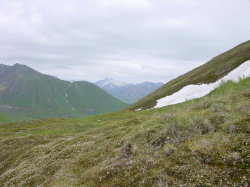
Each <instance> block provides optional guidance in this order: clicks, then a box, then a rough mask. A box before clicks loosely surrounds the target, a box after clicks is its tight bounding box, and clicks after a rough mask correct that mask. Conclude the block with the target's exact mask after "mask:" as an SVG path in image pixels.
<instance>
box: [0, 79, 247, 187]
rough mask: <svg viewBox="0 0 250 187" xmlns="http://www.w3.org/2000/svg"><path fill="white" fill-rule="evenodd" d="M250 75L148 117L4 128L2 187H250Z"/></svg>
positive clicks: (120, 115)
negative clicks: (248, 186)
mask: <svg viewBox="0 0 250 187" xmlns="http://www.w3.org/2000/svg"><path fill="white" fill-rule="evenodd" d="M249 88H250V78H247V79H244V80H241V81H240V82H239V83H233V82H227V83H224V84H223V85H222V86H221V87H220V88H217V89H216V90H214V91H213V92H211V93H210V94H209V95H207V96H206V97H203V98H200V99H195V100H191V101H188V102H185V103H181V104H177V105H172V106H168V107H163V108H159V109H152V110H145V111H140V112H117V113H112V114H106V115H100V116H94V117H89V118H85V119H51V120H41V121H28V122H22V123H11V124H5V125H0V150H1V151H0V163H1V164H0V186H38V185H40V186H86V187H89V186H103V187H105V186H167V185H168V186H247V185H248V184H249V182H250V181H248V180H249V178H250V176H249V174H250V165H249V155H250V146H249V132H250V131H249V125H250V89H249Z"/></svg>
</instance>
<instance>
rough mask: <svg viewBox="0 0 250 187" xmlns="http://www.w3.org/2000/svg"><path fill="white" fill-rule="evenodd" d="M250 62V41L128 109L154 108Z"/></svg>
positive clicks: (175, 80)
mask: <svg viewBox="0 0 250 187" xmlns="http://www.w3.org/2000/svg"><path fill="white" fill-rule="evenodd" d="M248 60H250V41H246V42H244V43H242V44H240V45H238V46H236V47H234V48H233V49H231V50H229V51H226V52H224V53H222V54H220V55H218V56H216V57H214V58H213V59H211V60H210V61H208V62H207V63H206V64H204V65H202V66H199V67H198V68H195V69H194V70H192V71H190V72H188V73H186V74H184V75H182V76H180V77H178V78H176V79H174V80H172V81H170V82H168V83H166V84H165V85H163V86H162V87H160V88H159V89H157V90H156V91H154V92H153V93H151V94H150V95H148V96H146V97H144V98H143V99H141V100H139V101H138V102H136V103H135V104H133V105H132V106H129V107H128V109H129V110H139V109H149V108H153V107H155V106H156V105H157V100H160V99H162V98H164V97H166V96H170V95H172V94H174V93H176V92H178V91H179V90H181V89H183V88H184V87H186V86H188V85H199V84H209V83H214V82H216V81H217V80H219V79H221V78H222V77H224V76H226V75H227V74H228V73H229V72H231V71H233V70H234V69H235V68H237V67H238V66H240V65H241V64H243V63H245V62H246V61H248Z"/></svg>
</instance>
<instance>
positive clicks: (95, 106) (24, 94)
mask: <svg viewBox="0 0 250 187" xmlns="http://www.w3.org/2000/svg"><path fill="white" fill-rule="evenodd" d="M125 106H126V105H125V104H124V103H123V102H121V101H120V100H118V99H116V98H114V97H113V96H111V95H110V94H108V93H106V92H105V91H103V90H102V89H100V88H99V87H97V86H95V85H94V84H92V83H89V82H84V81H82V82H74V83H70V82H67V81H63V80H60V79H57V78H54V77H51V76H48V75H44V74H41V73H39V72H37V71H35V70H33V69H31V68H29V67H27V66H24V65H20V64H16V65H14V66H4V65H1V66H0V111H2V112H5V113H6V114H7V115H8V116H10V117H11V118H13V119H15V120H23V119H34V118H49V117H80V116H89V115H95V114H101V113H107V112H113V111H117V110H120V109H122V108H123V107H125Z"/></svg>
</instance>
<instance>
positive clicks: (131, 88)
mask: <svg viewBox="0 0 250 187" xmlns="http://www.w3.org/2000/svg"><path fill="white" fill-rule="evenodd" d="M95 84H96V85H97V86H99V87H100V88H102V89H104V90H105V91H107V92H108V93H110V94H111V95H113V96H115V97H116V98H118V99H120V100H122V101H124V102H125V103H129V104H132V103H134V102H136V101H138V100H139V99H141V98H143V97H145V96H146V95H148V94H150V93H152V92H153V91H155V90H156V89H157V88H159V87H161V86H162V85H163V83H161V82H158V83H154V82H143V83H139V84H132V83H125V82H120V81H117V80H114V79H113V78H105V79H103V80H100V81H97V82H95Z"/></svg>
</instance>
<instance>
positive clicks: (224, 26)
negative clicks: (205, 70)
mask: <svg viewBox="0 0 250 187" xmlns="http://www.w3.org/2000/svg"><path fill="white" fill-rule="evenodd" d="M249 18H250V0H209V1H208V0H0V62H2V63H4V64H7V65H12V64H14V63H21V64H25V65H28V66H30V67H32V68H34V69H36V70H38V71H40V72H42V73H46V74H50V75H54V76H56V77H59V78H61V79H65V80H88V81H96V80H99V79H103V78H105V77H113V78H115V79H117V80H121V81H126V82H142V81H154V82H156V81H162V82H167V81H169V80H170V79H172V78H175V77H176V76H178V75H181V74H182V73H185V72H186V71H188V70H191V69H193V68H194V67H197V66H198V65H201V64H203V63H205V62H206V61H208V60H209V59H211V58H212V57H214V56H216V55H218V54H220V53H221V52H223V51H225V50H228V49H230V48H232V47H234V46H235V45H238V44H240V43H242V42H244V41H246V40H249V38H250V37H249V36H250V22H249Z"/></svg>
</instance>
